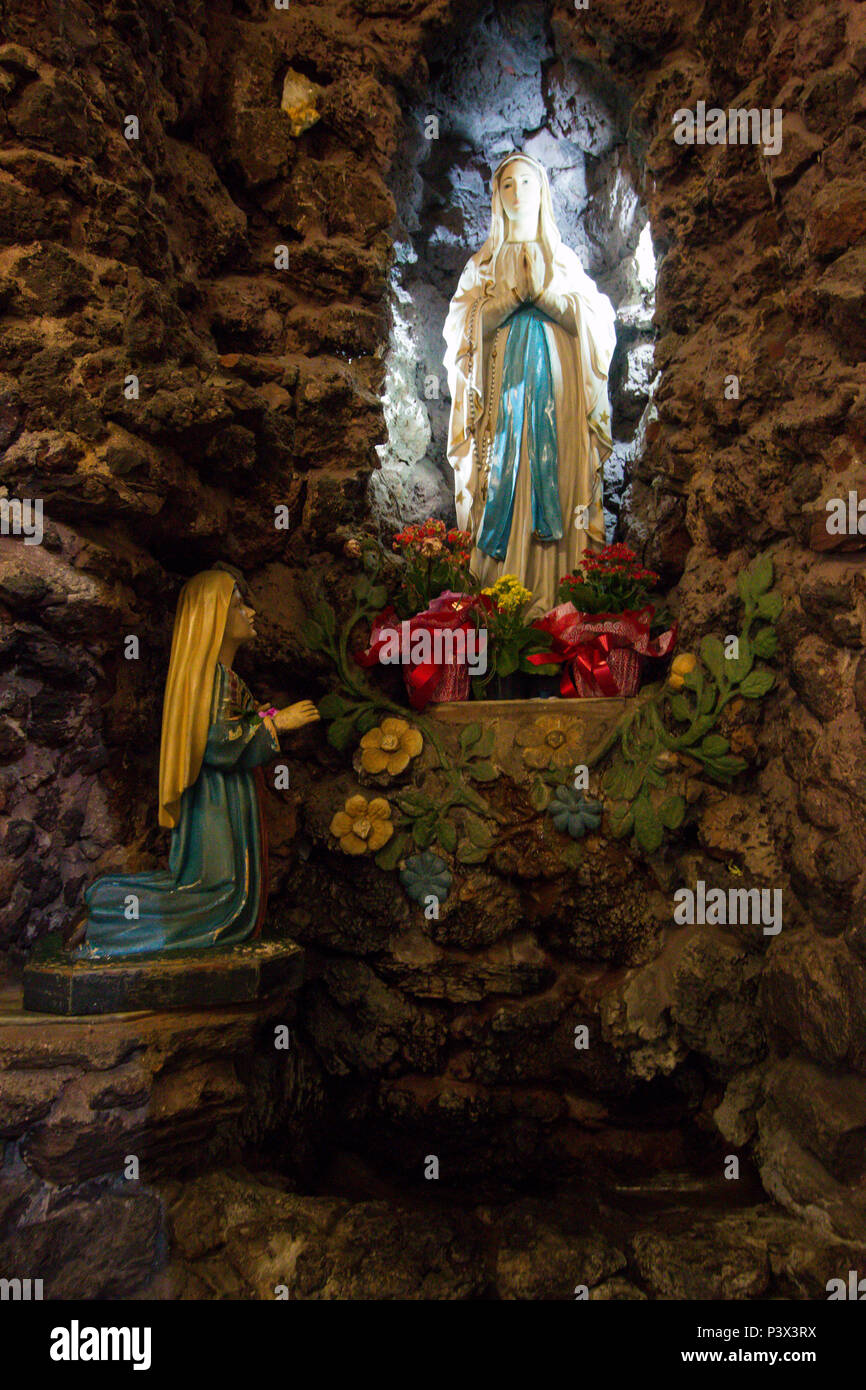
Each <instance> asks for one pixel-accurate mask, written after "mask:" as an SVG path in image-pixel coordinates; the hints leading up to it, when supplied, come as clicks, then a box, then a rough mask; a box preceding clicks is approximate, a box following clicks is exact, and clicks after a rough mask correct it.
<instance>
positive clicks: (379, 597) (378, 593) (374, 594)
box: [367, 584, 388, 613]
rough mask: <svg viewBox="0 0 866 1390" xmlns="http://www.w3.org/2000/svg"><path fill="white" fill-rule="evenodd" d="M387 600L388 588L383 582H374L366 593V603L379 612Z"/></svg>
mask: <svg viewBox="0 0 866 1390" xmlns="http://www.w3.org/2000/svg"><path fill="white" fill-rule="evenodd" d="M387 602H388V590H387V589H386V588H385V585H384V584H375V585H373V586H372V587H371V589H370V590H369V592H368V594H367V603H368V605H369V606H370V608H372V609H374V611H375V612H377V613H378V612H379V610H380V609H381V608H384V607H385V604H386V603H387Z"/></svg>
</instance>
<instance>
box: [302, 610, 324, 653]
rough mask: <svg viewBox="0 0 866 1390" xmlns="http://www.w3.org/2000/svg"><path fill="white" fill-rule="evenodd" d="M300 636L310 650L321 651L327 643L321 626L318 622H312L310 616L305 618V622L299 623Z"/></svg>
mask: <svg viewBox="0 0 866 1390" xmlns="http://www.w3.org/2000/svg"><path fill="white" fill-rule="evenodd" d="M301 636H302V638H303V639H304V642H305V643H306V645H307V646H308V647H309V648H310V651H313V652H318V651H321V650H322V648H323V647H325V646H326V645H327V644H326V642H325V634H324V632H323V630H322V628H321V627H320V625H319V624H318V623H314V622H313V620H312V618H307V620H306V622H304V623H302V624H301Z"/></svg>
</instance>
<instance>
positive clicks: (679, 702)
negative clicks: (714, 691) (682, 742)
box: [671, 695, 692, 724]
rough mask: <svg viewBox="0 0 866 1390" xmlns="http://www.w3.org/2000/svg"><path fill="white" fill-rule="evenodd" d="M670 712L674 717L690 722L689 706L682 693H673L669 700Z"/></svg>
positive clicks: (690, 712)
mask: <svg viewBox="0 0 866 1390" xmlns="http://www.w3.org/2000/svg"><path fill="white" fill-rule="evenodd" d="M671 714H672V715H673V717H674V719H681V720H683V722H684V723H686V724H689V723H690V722H691V718H692V710H691V706H690V704H689V702H688V700H687V699H686V698H685V696H684V695H675V696H674V697H673V699H672V700H671Z"/></svg>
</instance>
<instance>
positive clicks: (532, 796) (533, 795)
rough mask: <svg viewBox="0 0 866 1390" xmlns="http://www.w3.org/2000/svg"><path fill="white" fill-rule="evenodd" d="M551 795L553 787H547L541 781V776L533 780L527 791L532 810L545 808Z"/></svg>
mask: <svg viewBox="0 0 866 1390" xmlns="http://www.w3.org/2000/svg"><path fill="white" fill-rule="evenodd" d="M552 796H553V788H552V787H548V786H547V785H546V784H545V783H544V782H542V781H541V778H538V779H537V780H536V781H535V782H533V784H532V789H531V791H530V793H529V800H530V802H531V804H532V809H533V810H534V811H544V810H546V809H547V806H548V805H549V803H550V798H551V797H552Z"/></svg>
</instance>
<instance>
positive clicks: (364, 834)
mask: <svg viewBox="0 0 866 1390" xmlns="http://www.w3.org/2000/svg"><path fill="white" fill-rule="evenodd" d="M331 834H332V835H335V836H336V837H337V839H338V840H339V841H340V849H341V850H342V851H343V853H344V854H366V852H367V850H369V851H370V852H371V854H375V853H376V850H378V849H381V848H382V846H383V845H386V844H387V843H388V841H389V840H390V838H391V836H392V835H393V834H394V827H393V825H392V824H391V807H390V806H389V805H388V802H387V801H386V800H385V798H384V796H374V797H373V800H372V801H368V800H367V798H366V796H360V795H359V796H350V797H349V799H348V801H347V802H346V805H345V807H344V808H343V810H342V811H338V812H337V814H336V815H335V816H334V819H333V820H332V821H331Z"/></svg>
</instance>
